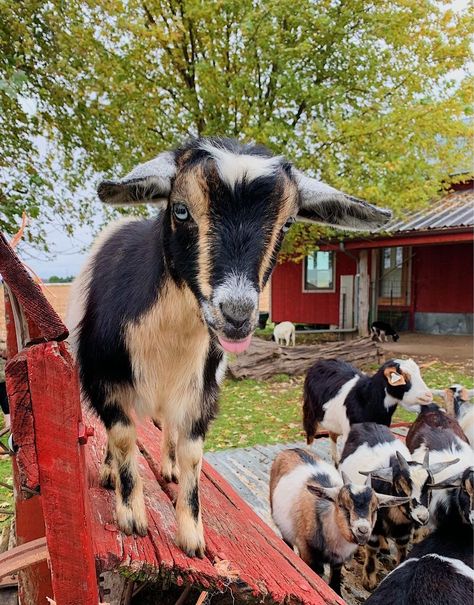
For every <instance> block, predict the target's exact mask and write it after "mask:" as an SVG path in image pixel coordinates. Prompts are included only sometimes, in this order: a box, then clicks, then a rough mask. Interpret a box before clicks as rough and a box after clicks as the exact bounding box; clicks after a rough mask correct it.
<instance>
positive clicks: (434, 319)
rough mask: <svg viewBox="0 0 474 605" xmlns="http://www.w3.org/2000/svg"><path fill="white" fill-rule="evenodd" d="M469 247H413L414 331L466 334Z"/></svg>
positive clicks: (469, 309)
mask: <svg viewBox="0 0 474 605" xmlns="http://www.w3.org/2000/svg"><path fill="white" fill-rule="evenodd" d="M473 252H474V251H473V245H472V244H452V245H447V246H442V245H438V246H424V247H420V248H417V249H416V251H415V256H414V259H413V263H414V270H415V293H414V295H415V300H414V310H415V329H416V330H417V331H419V332H429V333H432V334H470V333H472V329H473V286H474V284H473V281H474V280H473V269H474V268H473Z"/></svg>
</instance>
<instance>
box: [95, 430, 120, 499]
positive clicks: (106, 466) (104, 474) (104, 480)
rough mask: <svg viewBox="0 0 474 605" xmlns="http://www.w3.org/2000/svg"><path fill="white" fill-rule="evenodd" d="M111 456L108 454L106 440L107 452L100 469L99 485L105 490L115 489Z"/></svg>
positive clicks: (108, 449) (108, 448)
mask: <svg viewBox="0 0 474 605" xmlns="http://www.w3.org/2000/svg"><path fill="white" fill-rule="evenodd" d="M112 462H113V461H112V454H111V453H110V447H109V443H108V438H107V450H106V452H105V458H104V462H103V463H102V466H101V468H100V477H99V480H100V485H101V486H102V487H104V488H105V489H115V483H116V479H115V477H116V475H115V469H114V465H113V464H112Z"/></svg>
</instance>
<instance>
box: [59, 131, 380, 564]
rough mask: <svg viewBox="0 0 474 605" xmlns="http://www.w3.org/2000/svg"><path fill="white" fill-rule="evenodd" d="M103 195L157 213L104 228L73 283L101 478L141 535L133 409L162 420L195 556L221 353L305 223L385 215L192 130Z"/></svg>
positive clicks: (121, 521) (235, 346)
mask: <svg viewBox="0 0 474 605" xmlns="http://www.w3.org/2000/svg"><path fill="white" fill-rule="evenodd" d="M98 193H99V197H100V199H101V200H102V201H103V202H107V203H111V204H116V205H127V204H143V203H147V202H154V203H158V204H159V205H160V206H161V211H160V212H159V214H158V216H157V217H156V218H152V219H149V220H145V219H138V220H136V219H128V220H126V221H122V222H118V223H115V224H113V225H112V226H111V227H109V229H108V230H107V231H106V232H105V233H104V234H102V235H101V236H100V237H99V240H98V241H97V242H96V244H95V246H94V248H93V251H92V254H91V257H90V259H89V260H88V262H87V264H86V266H85V268H84V269H83V270H82V272H81V274H80V276H79V277H78V279H77V281H76V283H75V285H74V286H73V290H72V293H71V308H70V311H69V322H68V323H69V326H70V330H71V334H72V339H73V341H74V343H73V344H74V346H75V348H76V354H77V360H78V363H79V374H80V379H81V384H82V390H83V393H84V395H85V397H86V398H87V399H88V400H89V402H90V404H91V405H92V407H93V408H94V409H95V410H96V412H97V414H98V415H99V416H100V418H101V419H102V421H103V422H104V424H105V427H106V429H107V435H108V446H107V453H106V457H105V462H104V467H103V470H102V482H103V484H104V485H113V484H115V492H116V510H117V521H118V525H119V527H120V528H121V529H122V530H123V531H124V532H125V533H127V534H130V533H132V532H137V533H138V534H141V535H144V534H145V533H146V532H147V520H146V513H145V505H144V499H143V490H142V485H141V482H140V478H139V475H138V469H137V462H136V459H135V442H136V433H135V426H134V420H133V414H132V412H133V411H134V412H135V413H136V414H137V415H138V416H142V417H143V416H150V417H152V418H154V419H157V420H158V419H160V420H161V423H162V426H163V451H162V474H163V477H164V479H166V480H171V479H173V478H177V477H178V474H179V482H180V490H179V495H178V499H177V504H176V515H177V521H178V523H177V526H178V531H177V543H178V544H179V545H180V546H181V547H182V548H183V549H184V550H185V551H186V552H187V553H188V554H189V555H198V556H202V555H203V553H204V548H205V544H204V534H203V527H202V522H201V510H200V502H199V475H200V470H201V459H202V447H203V440H204V436H205V434H206V432H207V429H208V425H209V422H210V421H211V420H212V419H213V418H214V416H215V415H216V410H217V398H218V393H219V383H220V381H221V379H222V378H223V376H224V371H225V359H224V351H228V352H233V353H238V352H240V351H243V350H245V349H246V348H247V347H248V346H249V344H250V340H251V336H252V332H253V330H254V328H255V326H256V324H257V318H258V296H259V292H260V291H261V290H262V288H263V286H264V285H265V283H266V282H267V281H268V278H269V277H270V275H271V272H272V270H273V267H274V265H275V262H276V257H277V254H278V251H279V249H280V247H281V244H282V242H283V238H284V236H285V233H286V232H287V231H288V229H289V228H290V226H291V224H292V223H293V222H294V220H295V218H296V216H297V215H299V216H300V217H301V219H304V220H311V221H316V222H320V223H326V224H331V225H336V226H340V227H347V228H355V229H369V230H370V229H373V228H375V227H377V226H378V225H381V224H383V223H385V222H386V221H387V220H388V219H389V218H390V212H388V211H384V210H379V209H376V208H375V207H373V206H370V205H369V204H367V203H365V202H362V201H359V200H356V199H354V198H351V197H349V196H346V195H345V194H343V193H341V192H339V191H337V190H335V189H333V188H331V187H329V186H327V185H325V184H323V183H320V182H318V181H316V180H315V179H312V178H309V177H307V176H305V175H303V174H302V173H300V172H299V171H298V170H296V169H295V168H294V167H293V166H292V165H291V164H290V163H289V162H287V161H286V160H284V159H283V158H281V157H273V156H272V155H271V154H270V152H268V151H267V150H266V149H263V148H262V147H258V146H255V145H241V144H239V143H237V142H236V141H232V140H228V139H216V138H214V139H197V140H194V141H191V142H190V143H189V144H187V145H184V146H183V147H181V148H179V149H177V150H175V151H167V152H164V153H161V154H159V155H158V156H157V157H156V158H155V159H153V160H150V161H149V162H146V163H145V164H142V165H140V166H137V167H136V168H135V169H134V170H132V172H131V173H130V174H128V175H127V176H125V177H124V178H121V179H117V180H112V181H103V182H102V183H101V184H100V185H99V189H98Z"/></svg>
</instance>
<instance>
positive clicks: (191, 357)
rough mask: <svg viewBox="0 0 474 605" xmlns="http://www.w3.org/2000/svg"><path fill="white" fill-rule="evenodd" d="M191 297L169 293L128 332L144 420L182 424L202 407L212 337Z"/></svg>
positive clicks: (135, 380)
mask: <svg viewBox="0 0 474 605" xmlns="http://www.w3.org/2000/svg"><path fill="white" fill-rule="evenodd" d="M190 296H192V295H191V294H189V295H186V294H183V293H182V292H178V293H176V292H175V291H171V293H170V292H169V291H167V292H166V293H165V295H164V296H163V297H160V299H159V300H158V302H157V303H156V304H155V305H154V306H153V307H151V308H150V310H149V311H148V312H147V313H146V314H145V315H143V316H142V317H141V318H140V320H139V321H136V322H133V323H129V324H128V325H127V326H125V329H124V332H125V340H126V345H127V348H128V351H129V354H130V359H131V360H132V371H133V376H134V383H135V391H136V394H137V396H138V400H137V401H136V405H135V407H136V410H137V412H138V413H139V414H140V415H146V416H154V417H157V416H159V414H161V413H162V412H163V411H166V414H167V416H168V417H169V414H170V413H171V414H172V415H176V416H177V417H178V418H177V419H178V420H179V415H180V414H181V413H186V410H188V411H189V407H190V406H193V405H196V406H197V405H198V404H199V400H200V397H201V394H202V389H203V371H204V365H205V362H206V357H207V353H208V350H209V333H208V331H207V328H206V327H205V326H204V323H203V322H202V320H201V317H200V315H199V314H198V312H197V309H196V307H197V304H196V303H195V302H194V300H193V299H192V298H190Z"/></svg>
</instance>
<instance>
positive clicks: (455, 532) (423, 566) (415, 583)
mask: <svg viewBox="0 0 474 605" xmlns="http://www.w3.org/2000/svg"><path fill="white" fill-rule="evenodd" d="M457 483H458V488H459V492H458V495H459V496H460V498H459V501H458V504H459V505H460V507H461V509H463V508H464V509H467V506H466V504H467V502H468V501H469V499H471V498H473V497H474V469H471V470H470V471H469V470H467V471H466V472H465V473H464V474H463V477H462V478H459V479H458V480H457ZM446 485H447V484H446ZM463 494H464V495H463ZM463 503H464V504H463ZM471 523H472V520H471ZM473 537H474V534H473V532H472V528H471V527H470V522H469V520H467V519H466V515H465V514H463V515H459V514H457V512H456V511H455V510H454V509H451V514H450V515H449V516H448V517H446V518H445V520H444V522H443V523H442V524H441V525H440V526H439V527H438V528H437V529H436V530H435V531H434V532H433V533H431V534H430V535H429V536H428V537H427V538H425V539H424V540H423V541H422V542H420V543H418V544H415V546H414V547H413V549H412V551H411V553H410V554H409V556H408V559H407V560H406V561H405V562H404V563H402V564H401V565H400V566H399V567H397V568H396V569H395V570H394V571H392V572H391V573H390V574H389V575H388V576H387V577H386V578H384V580H383V581H382V582H381V584H380V585H379V586H378V588H377V590H376V591H375V592H374V593H373V595H372V596H371V597H370V598H369V599H368V600H367V601H366V603H367V604H368V605H427V604H428V603H429V604H430V605H445V603H449V604H450V605H466V603H472V602H474V572H473V568H474V540H473Z"/></svg>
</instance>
